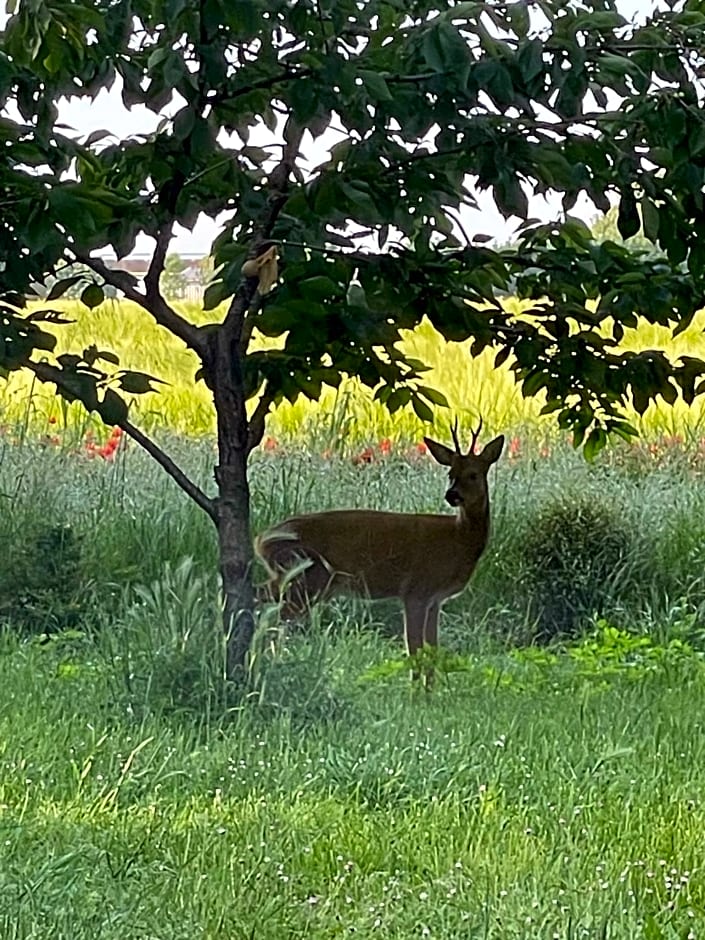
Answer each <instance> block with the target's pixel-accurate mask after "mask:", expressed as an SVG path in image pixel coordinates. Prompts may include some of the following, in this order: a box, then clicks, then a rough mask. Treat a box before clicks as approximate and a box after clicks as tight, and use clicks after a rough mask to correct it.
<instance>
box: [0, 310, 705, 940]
mask: <svg viewBox="0 0 705 940" xmlns="http://www.w3.org/2000/svg"><path fill="white" fill-rule="evenodd" d="M94 315H95V316H98V317H100V316H102V315H103V314H102V312H101V311H99V312H98V313H97V314H94ZM106 316H107V315H106ZM108 319H109V318H108ZM106 322H108V321H106ZM111 322H112V321H111ZM80 328H81V326H80V324H76V326H75V329H77V330H78V329H80ZM71 329H74V327H72V328H71ZM112 329H113V336H112V338H113V339H115V338H116V335H117V333H118V332H120V333H121V335H122V337H123V339H124V341H125V350H126V351H127V350H128V349H131V350H133V351H134V352H135V355H137V354H139V355H140V356H143V357H144V359H143V360H142V359H140V361H139V362H137V361H134V360H133V361H131V362H129V363H127V362H126V363H125V364H126V365H128V364H129V365H131V366H134V367H136V368H139V367H142V368H147V369H148V370H150V369H151V370H152V371H154V372H155V373H157V374H162V375H164V370H165V369H166V368H167V367H168V365H169V363H170V362H172V360H171V358H170V357H171V355H172V351H170V350H167V349H165V348H164V347H161V346H159V345H158V342H157V340H156V339H155V338H154V337H153V336H152V337H151V338H148V337H147V334H145V333H144V332H142V331H140V332H138V333H135V334H134V335H133V334H130V332H129V330H128V329H127V327H126V326H125V327H124V328H122V327H121V329H120V330H119V331H118V329H117V328H116V327H115V325H114V324H113V327H112ZM658 339H659V337H658V336H648V337H643V336H642V338H641V340H640V341H643V342H648V343H649V344H651V345H654V344H655V343H656V341H657V340H658ZM108 340H110V337H108ZM63 341H64V340H62V342H63ZM82 341H83V340H82V339H81V338H80V334H79V335H78V336H74V338H73V339H71V343H73V344H74V345H75V343H76V342H82ZM412 341H413V342H416V343H418V344H419V345H421V346H423V344H426V345H425V346H424V349H425V351H426V353H427V354H429V355H430V353H431V352H432V349H433V343H435V339H434V338H433V336H432V335H431V334H430V333H429V332H428V330H427V328H426V327H424V328H423V329H422V330H421V331H420V333H419V335H418V336H417V337H411V338H410V339H409V342H412ZM66 342H67V344H68V342H69V340H68V339H67V340H66ZM106 345H107V342H106ZM150 356H152V357H153V359H152V360H150V358H149V357H150ZM465 356H466V352H464V351H463V350H462V349H451V350H445V349H440V347H439V354H438V355H437V356H436V359H434V360H433V361H434V377H435V381H436V383H437V384H438V386H439V387H441V388H443V390H444V391H446V394H448V395H449V397H450V398H451V401H452V402H453V403H454V404H455V405H457V407H458V408H459V410H461V414H462V415H463V417H464V418H465V420H466V423H467V424H468V425H469V424H470V423H471V422H472V421H473V420H474V419H476V418H477V415H478V414H479V413H480V412H482V414H483V416H485V422H486V424H487V426H488V428H487V431H486V432H485V433H486V434H487V438H488V439H489V436H490V435H491V434H492V433H494V432H495V431H500V430H506V431H507V433H508V437H509V440H508V444H507V450H506V452H505V454H504V455H503V457H502V459H501V460H500V462H499V464H498V465H497V467H496V469H494V470H493V472H492V476H491V480H490V486H491V490H492V501H493V503H492V505H493V535H492V539H491V542H490V545H489V547H488V549H487V552H486V554H485V556H484V558H483V560H482V561H481V563H480V565H479V567H478V570H477V572H476V574H475V576H474V578H473V581H472V583H471V585H470V587H469V588H468V589H467V590H466V591H465V592H464V594H463V595H462V596H461V597H459V598H456V599H454V600H453V601H452V602H450V603H449V604H448V605H447V607H446V609H445V611H444V614H443V616H442V621H441V640H442V644H443V650H444V652H443V655H442V656H441V658H440V660H439V663H438V672H439V681H438V685H437V688H436V689H435V690H434V692H433V693H432V694H426V693H424V692H423V691H422V690H419V689H414V688H412V687H411V684H410V682H409V679H408V664H407V663H406V662H405V660H404V656H403V651H402V643H401V637H400V633H401V617H400V612H399V610H398V609H397V607H396V605H394V604H393V603H389V604H387V603H383V604H376V605H369V604H365V603H363V602H361V601H357V602H355V601H337V602H335V603H333V604H331V605H328V606H325V607H321V608H319V609H318V610H317V611H316V614H315V616H314V618H313V622H312V623H311V624H310V626H309V627H308V628H307V629H303V628H301V629H295V630H291V631H289V632H288V633H286V632H284V631H282V629H281V626H280V625H279V623H278V620H277V618H276V611H274V610H272V609H270V608H265V609H264V610H263V611H262V616H261V619H260V624H259V628H258V633H257V636H256V639H255V643H254V647H253V656H252V662H251V668H250V682H249V685H248V687H247V690H242V689H240V690H238V689H233V688H230V687H228V686H227V685H225V684H224V683H223V680H222V650H221V645H220V642H219V630H218V618H219V605H218V599H217V582H216V578H215V576H214V571H215V561H216V559H215V544H214V542H215V540H214V533H213V531H212V528H211V525H210V523H209V521H208V520H207V519H205V518H204V517H203V514H202V513H200V512H199V511H198V509H197V508H196V507H194V506H192V505H191V504H190V503H189V502H188V501H187V500H186V498H185V497H183V496H182V494H181V493H180V491H179V490H178V489H177V488H176V487H175V486H174V485H173V484H172V483H171V482H170V481H169V480H168V479H167V478H166V477H165V476H164V474H163V473H161V471H159V469H158V468H157V467H155V466H154V465H153V464H152V463H151V462H150V460H149V458H147V457H146V456H145V455H143V454H142V453H141V452H140V451H139V450H138V449H136V448H135V447H134V446H131V445H130V444H129V442H125V441H124V440H121V439H120V438H116V437H114V436H112V438H111V436H110V433H109V432H102V431H101V430H100V429H99V428H98V427H97V426H95V425H94V424H93V423H92V422H91V421H89V420H84V419H82V418H81V417H80V415H79V413H78V412H77V411H74V410H73V408H68V409H62V408H61V407H60V406H59V405H57V403H56V402H55V400H54V399H53V398H51V397H50V396H48V395H46V393H45V392H44V390H41V389H36V388H35V389H31V390H30V389H28V388H27V387H23V386H22V385H21V383H19V382H17V381H16V380H14V379H13V381H12V382H11V383H10V385H9V386H8V387H7V388H6V389H5V392H4V393H3V395H2V397H1V398H0V409H2V410H1V411H0V414H2V417H1V418H0V424H2V425H3V426H4V427H3V432H2V433H0V504H2V507H3V512H2V513H0V540H1V543H2V545H3V555H4V561H5V563H4V565H3V566H2V567H0V624H1V625H2V630H1V632H0V683H1V686H0V688H1V689H2V691H0V898H1V899H2V900H1V903H0V936H1V937H2V938H3V940H4V938H13V940H14V938H17V940H20V938H21V940H25V938H37V940H38V938H42V940H43V938H46V937H52V938H58V940H84V938H85V940H88V938H90V940H113V938H115V940H117V938H120V940H125V938H128V940H180V938H184V940H186V938H188V940H193V938H208V940H221V938H225V937H227V938H232V940H240V938H242V940H270V938H271V940H281V938H291V940H297V938H301V937H312V938H326V940H327V938H338V937H340V938H342V937H348V936H356V937H385V938H404V940H406V938H413V937H419V938H423V937H429V938H443V940H446V938H447V940H451V938H462V937H468V938H492V940H507V938H508V940H513V938H517V940H519V938H521V940H524V938H529V937H530V938H540V940H543V938H551V940H553V938H555V940H564V938H565V940H573V938H585V940H593V938H612V940H622V938H624V940H627V938H635V937H643V938H646V940H660V938H665V940H671V938H674V940H675V938H678V940H685V938H698V937H703V936H705V869H704V868H703V863H702V833H703V828H704V826H705V787H704V785H703V779H702V766H703V762H704V760H705V745H704V744H703V742H704V741H705V736H704V735H703V719H702V715H703V713H704V706H705V663H704V661H703V656H704V653H703V651H704V650H705V576H704V575H703V570H704V566H703V561H704V559H705V476H704V475H703V453H702V448H701V445H700V440H701V436H700V424H699V421H700V418H699V416H698V414H697V413H694V414H691V415H688V414H686V413H685V411H683V412H682V413H681V412H678V411H676V412H675V413H671V412H666V411H663V412H659V410H658V409H655V410H654V412H653V413H652V414H647V416H646V418H645V420H646V421H647V422H651V424H650V425H649V426H648V427H647V428H646V430H648V431H649V434H648V436H647V437H646V439H645V440H643V441H642V442H641V443H639V444H637V445H633V446H627V445H619V446H615V447H613V448H610V449H609V450H608V451H607V452H605V453H603V454H601V455H599V457H598V459H597V460H595V461H594V462H593V463H591V464H588V463H586V462H585V461H584V460H583V459H582V457H581V456H580V455H579V454H576V453H575V452H574V451H572V449H571V448H570V447H569V446H568V445H567V444H566V442H565V441H564V440H561V439H559V438H558V437H556V436H555V435H553V434H552V433H551V431H550V426H548V425H542V424H538V425H537V424H536V422H535V411H534V412H532V411H531V409H532V408H535V407H536V406H535V405H531V404H530V403H525V402H524V401H523V399H521V396H520V394H519V393H518V392H517V390H516V389H515V388H514V387H513V386H512V385H511V379H510V377H509V376H506V377H500V379H501V382H504V381H505V378H506V380H507V384H506V385H502V384H501V382H500V379H498V383H500V384H498V385H497V387H496V388H494V389H492V388H489V387H488V386H487V385H486V383H485V385H484V386H483V385H482V382H483V375H484V376H485V378H486V375H487V370H489V369H490V366H489V364H488V363H485V364H484V365H483V364H482V362H480V363H479V364H476V366H475V368H478V369H479V370H480V371H479V372H477V373H476V374H475V375H474V377H472V374H471V373H470V372H469V371H468V370H466V369H465V366H466V365H467V363H466V360H465ZM453 357H456V358H453ZM150 362H151V363H152V364H151V366H150ZM172 365H173V363H172ZM191 365H192V364H190V363H186V362H182V366H181V367H179V368H177V367H176V366H173V368H174V370H175V371H174V374H172V375H171V378H170V381H171V382H172V385H171V386H170V387H169V388H167V389H165V391H164V393H163V394H164V396H165V397H164V400H163V401H161V404H160V403H159V401H158V400H157V399H155V400H154V401H153V402H151V403H150V402H146V401H143V402H141V403H140V408H141V409H142V411H141V414H140V421H141V422H142V423H146V424H147V425H148V426H150V428H151V430H152V431H153V433H155V434H157V433H158V434H160V439H161V440H162V442H163V443H164V446H165V447H166V448H167V449H168V450H169V452H170V453H172V454H173V455H174V456H175V457H176V458H177V459H178V460H179V462H180V463H182V464H183V465H184V466H185V467H186V468H187V469H188V470H189V471H190V472H191V473H192V474H193V476H194V477H195V478H196V479H197V480H198V481H199V482H200V483H201V484H202V485H203V486H204V487H205V488H206V489H208V490H209V491H212V490H211V487H212V465H213V461H214V446H213V441H212V438H211V437H210V436H209V435H208V433H207V431H208V425H207V423H206V422H205V419H204V416H205V415H206V414H207V399H206V398H203V399H200V398H199V397H198V396H196V397H195V398H193V399H192V398H190V397H189V395H188V392H187V383H186V381H185V380H184V378H183V377H184V375H185V374H186V372H187V371H188V369H190V368H191ZM482 369H485V370H486V372H485V373H482ZM160 370H161V371H160ZM179 374H181V378H179ZM444 383H445V384H444ZM429 384H433V382H430V383H429ZM503 389H504V391H503ZM30 391H31V394H29V392H30ZM473 394H475V396H476V397H474V398H473V397H471V396H472V395H473ZM171 395H173V396H175V397H174V398H169V396H171ZM199 395H200V393H199ZM179 396H183V397H179ZM344 396H347V397H339V398H338V399H337V400H331V401H330V402H327V403H324V404H323V407H322V408H321V409H320V410H315V409H311V408H309V407H308V406H306V407H305V406H304V405H303V404H301V405H300V404H297V405H296V406H293V407H292V408H290V409H284V411H283V413H282V414H278V415H277V416H275V418H274V422H273V425H272V427H270V429H269V437H270V442H269V444H268V446H267V447H266V449H264V450H263V451H262V452H261V453H259V454H258V455H257V456H256V458H255V459H254V461H253V465H252V500H253V514H254V520H253V521H254V528H255V529H256V530H260V529H262V528H263V527H264V526H266V525H267V524H269V523H271V522H273V521H275V520H277V519H280V518H282V517H283V516H286V515H287V514H290V513H292V512H295V511H304V510H308V509H315V508H325V507H331V506H373V507H379V508H382V507H384V508H389V509H398V510H415V511H429V512H435V511H441V510H442V507H443V501H442V495H443V492H444V484H445V474H444V472H443V470H442V469H441V468H439V467H437V466H436V465H435V464H434V463H433V461H432V460H431V459H430V458H429V457H428V456H427V455H425V454H424V453H423V452H422V450H421V449H419V448H418V447H417V446H416V445H417V443H418V440H419V436H420V433H421V432H422V431H426V432H427V429H425V428H421V427H420V426H418V425H417V424H415V423H414V420H413V419H412V418H410V417H409V416H408V415H398V416H394V417H392V418H391V419H385V420H387V423H386V424H385V423H384V421H382V422H378V415H377V413H376V412H375V410H374V409H373V408H372V406H371V405H369V403H367V404H365V403H363V402H362V400H361V399H360V398H359V391H358V390H357V389H355V388H354V387H351V388H350V389H348V390H347V391H346V392H345V393H344ZM482 396H484V398H483V397H482ZM199 402H200V403H199ZM461 406H462V407H461ZM162 408H163V409H164V410H165V412H166V415H167V419H166V420H167V421H168V422H171V421H172V420H173V422H174V424H175V430H176V433H174V432H173V431H172V432H169V433H167V431H166V430H165V429H164V427H163V426H162V425H161V424H160V422H162V421H163V419H162V417H160V412H161V409H162ZM492 408H496V410H495V411H492ZM297 409H300V410H299V411H297ZM179 422H182V423H181V424H179ZM277 422H279V423H277ZM444 425H447V417H446V416H445V415H439V419H438V427H437V432H436V433H437V435H438V436H439V437H441V438H444V439H445V437H446V434H445V432H444V430H443V428H444ZM483 437H484V434H483ZM110 439H112V440H113V441H114V445H113V444H109V443H108V442H109V440H110Z"/></svg>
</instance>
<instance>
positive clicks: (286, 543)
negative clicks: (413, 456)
mask: <svg viewBox="0 0 705 940" xmlns="http://www.w3.org/2000/svg"><path fill="white" fill-rule="evenodd" d="M481 427H482V422H480V427H478V429H477V431H476V432H474V434H473V438H472V444H471V447H470V451H469V453H467V454H463V453H462V452H461V449H460V445H459V444H458V437H457V421H456V423H455V425H454V427H453V428H452V429H451V433H452V436H453V443H454V445H455V450H454V451H453V450H451V449H450V448H449V447H446V446H445V445H444V444H439V443H437V442H436V441H432V440H430V439H429V438H424V441H425V443H426V446H427V447H428V449H429V451H430V452H431V454H432V456H433V457H434V459H435V460H436V461H437V462H438V463H440V464H443V465H444V466H446V467H449V468H450V470H449V478H450V486H449V488H448V490H447V492H446V494H445V498H446V501H447V502H448V503H449V504H450V505H451V506H453V507H456V508H457V509H458V513H457V515H448V514H443V515H422V514H411V513H398V512H377V511H373V510H365V509H342V510H333V511H330V512H316V513H311V514H309V515H302V516H294V517H293V518H291V519H286V520H284V521H283V522H281V523H279V525H276V526H274V527H272V528H271V529H268V530H267V531H266V532H264V533H263V534H262V535H260V536H259V537H258V538H257V539H256V541H255V550H256V552H257V554H258V555H259V557H260V558H261V559H262V561H263V562H264V564H265V567H266V568H267V571H268V574H269V581H268V584H267V586H266V590H267V593H268V594H269V596H271V597H273V598H277V599H281V601H282V617H283V619H285V620H288V619H292V617H295V616H297V615H299V614H303V613H305V612H306V610H307V608H308V605H309V603H315V602H316V601H317V600H321V599H323V598H325V597H329V596H331V595H333V594H345V593H347V594H360V595H362V596H365V597H369V598H372V599H375V598H384V597H398V598H399V599H400V600H401V601H402V603H403V605H404V631H405V637H406V647H407V650H408V652H409V655H413V654H414V653H415V652H416V651H417V650H418V649H420V648H421V647H422V646H423V645H424V644H428V645H429V646H434V647H435V646H436V645H437V642H438V613H439V610H440V606H441V604H442V603H443V601H445V600H446V599H447V598H448V597H452V596H453V595H454V594H458V593H460V591H462V589H463V588H464V587H465V585H466V584H467V582H468V580H469V578H470V575H471V574H472V573H473V571H474V569H475V566H476V564H477V562H478V559H479V558H480V555H481V554H482V552H483V551H484V548H485V545H486V544H487V537H488V535H489V528H490V505H489V493H488V488H487V472H488V470H489V468H490V467H491V466H492V464H493V463H495V461H496V460H498V459H499V456H500V454H501V453H502V447H503V446H504V437H503V436H500V437H496V438H495V439H494V440H493V441H491V442H490V443H489V444H488V445H487V446H486V447H485V448H484V450H483V451H482V452H481V453H479V454H475V453H474V452H473V451H474V448H475V444H476V442H477V438H478V437H479V434H480V430H481ZM292 569H293V570H292ZM296 569H298V570H296ZM415 676H416V674H415ZM429 678H430V676H429Z"/></svg>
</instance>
